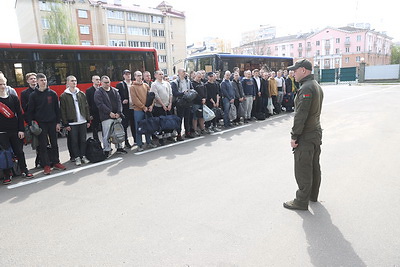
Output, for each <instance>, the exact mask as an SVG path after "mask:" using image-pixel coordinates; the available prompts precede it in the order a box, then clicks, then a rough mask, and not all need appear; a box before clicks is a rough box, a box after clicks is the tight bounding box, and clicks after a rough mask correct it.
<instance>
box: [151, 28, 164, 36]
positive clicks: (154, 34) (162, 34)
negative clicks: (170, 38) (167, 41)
mask: <svg viewBox="0 0 400 267" xmlns="http://www.w3.org/2000/svg"><path fill="white" fill-rule="evenodd" d="M152 32H153V36H154V37H165V31H164V30H153V31H152Z"/></svg>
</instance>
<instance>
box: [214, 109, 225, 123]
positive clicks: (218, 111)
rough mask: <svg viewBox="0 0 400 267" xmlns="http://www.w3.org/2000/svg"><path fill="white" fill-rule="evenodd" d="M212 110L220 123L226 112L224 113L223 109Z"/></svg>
mask: <svg viewBox="0 0 400 267" xmlns="http://www.w3.org/2000/svg"><path fill="white" fill-rule="evenodd" d="M211 110H212V111H213V112H214V114H215V120H216V121H219V120H220V119H222V118H223V117H224V112H223V111H222V109H221V108H216V107H213V108H212V109H211Z"/></svg>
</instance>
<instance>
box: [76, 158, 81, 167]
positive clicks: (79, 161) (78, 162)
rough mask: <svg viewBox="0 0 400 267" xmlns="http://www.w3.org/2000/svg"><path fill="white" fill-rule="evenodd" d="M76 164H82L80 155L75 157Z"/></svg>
mask: <svg viewBox="0 0 400 267" xmlns="http://www.w3.org/2000/svg"><path fill="white" fill-rule="evenodd" d="M75 165H76V166H81V165H82V161H81V158H80V157H77V158H75Z"/></svg>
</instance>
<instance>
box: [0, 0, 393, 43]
mask: <svg viewBox="0 0 400 267" xmlns="http://www.w3.org/2000/svg"><path fill="white" fill-rule="evenodd" d="M19 1H31V0H19ZM109 1H110V2H113V0H109ZM161 2H162V1H161V0H122V3H123V4H124V5H129V4H132V3H135V4H139V5H141V6H145V7H156V6H157V5H158V4H160V3H161ZM167 2H168V3H169V4H171V5H172V6H173V7H174V8H175V9H177V10H180V11H184V12H185V15H186V29H187V33H186V34H187V43H188V44H190V43H193V42H197V41H202V40H203V38H204V37H220V38H223V39H227V40H230V41H231V42H232V45H233V46H236V45H238V44H239V41H240V37H241V33H242V32H244V31H248V30H254V29H257V28H258V27H259V26H260V25H266V24H269V25H275V26H276V27H277V36H284V35H287V34H296V33H299V32H303V33H305V32H310V31H311V30H313V29H314V30H315V29H323V28H324V27H326V26H333V27H341V26H346V25H347V24H348V23H353V22H367V23H370V24H371V28H372V29H376V30H378V31H386V32H387V34H388V35H389V36H391V37H393V38H394V41H400V29H399V9H400V2H399V1H393V0H380V1H378V2H372V1H370V0H333V1H320V0H309V1H306V0H303V1H300V0H286V1H265V0H253V1H249V2H247V1H218V0H201V1H188V0H169V1H167ZM274 3H276V4H274ZM14 4H15V0H0V10H1V14H2V16H1V17H2V19H1V20H2V26H3V29H2V35H0V42H18V41H20V39H19V34H18V27H17V20H16V15H15V11H14ZM5 25H7V26H5Z"/></svg>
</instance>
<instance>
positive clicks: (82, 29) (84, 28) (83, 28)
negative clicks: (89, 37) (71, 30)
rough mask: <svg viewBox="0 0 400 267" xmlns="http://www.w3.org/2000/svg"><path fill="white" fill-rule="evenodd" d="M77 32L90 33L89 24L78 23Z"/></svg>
mask: <svg viewBox="0 0 400 267" xmlns="http://www.w3.org/2000/svg"><path fill="white" fill-rule="evenodd" d="M79 32H80V33H81V34H90V27H89V25H79Z"/></svg>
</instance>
